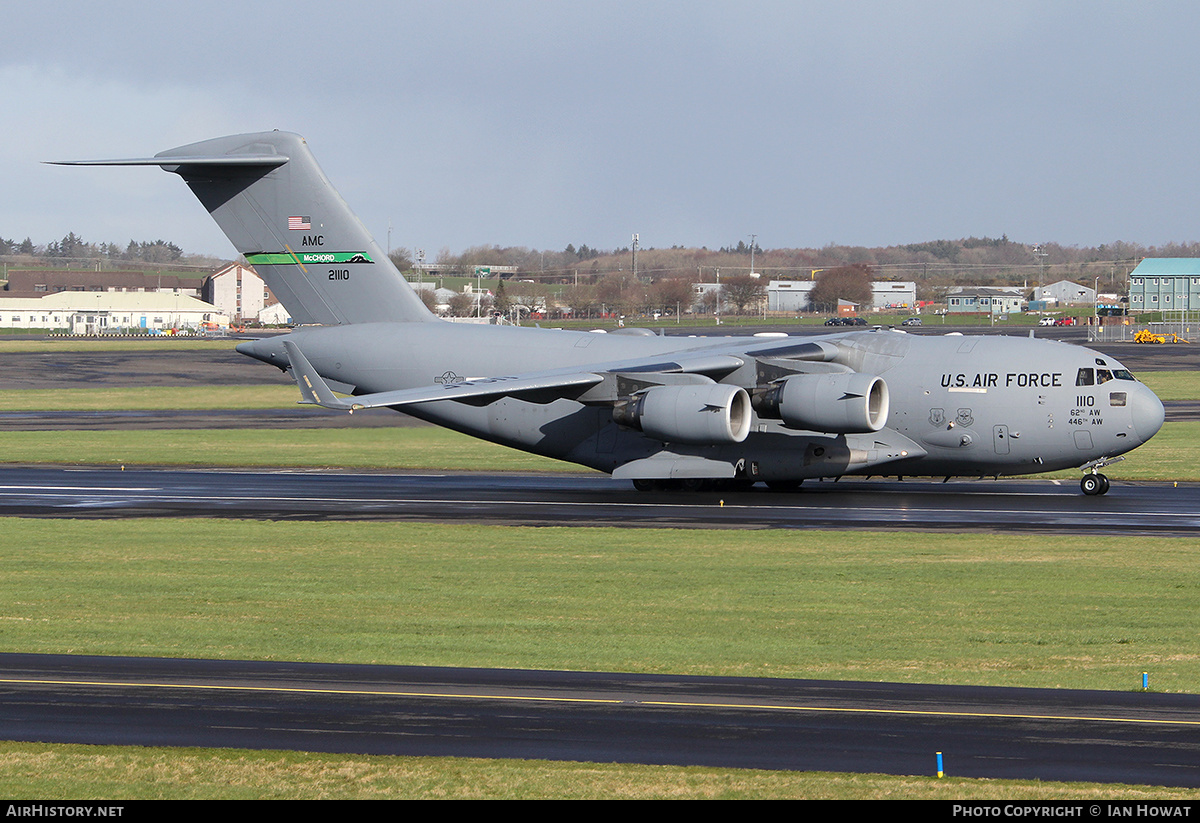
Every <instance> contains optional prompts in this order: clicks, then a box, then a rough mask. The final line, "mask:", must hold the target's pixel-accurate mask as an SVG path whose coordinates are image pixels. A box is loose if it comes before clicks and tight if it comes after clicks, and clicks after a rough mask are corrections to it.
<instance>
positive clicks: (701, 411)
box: [613, 383, 751, 445]
mask: <svg viewBox="0 0 1200 823" xmlns="http://www.w3.org/2000/svg"><path fill="white" fill-rule="evenodd" d="M750 417H751V413H750V395H749V394H747V393H746V390H745V389H743V388H740V387H739V386H729V385H725V384H723V383H712V384H705V385H684V386H653V387H652V388H649V389H646V390H645V391H642V392H638V393H637V394H635V395H634V396H632V397H624V398H621V399H620V400H618V401H617V404H616V405H615V406H614V407H613V420H615V421H617V422H618V423H620V424H621V425H622V426H628V427H629V428H631V429H637V430H638V431H642V432H645V433H646V434H647V435H649V436H650V437H653V438H654V439H655V440H662V441H664V442H667V443H691V444H695V445H717V444H720V443H741V442H742V441H743V440H745V439H746V435H747V434H749V433H750Z"/></svg>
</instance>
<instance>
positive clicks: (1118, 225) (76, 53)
mask: <svg viewBox="0 0 1200 823" xmlns="http://www.w3.org/2000/svg"><path fill="white" fill-rule="evenodd" d="M12 5H13V7H12V8H10V9H6V14H5V22H4V32H5V37H4V48H3V49H2V50H0V101H3V102H2V105H3V110H4V113H5V115H6V117H5V118H4V124H5V127H4V128H3V129H0V181H2V182H0V191H2V192H3V194H4V195H5V196H3V197H2V198H0V236H3V237H5V238H10V239H15V240H17V241H20V240H22V239H24V238H25V237H27V236H28V237H31V238H32V239H33V241H34V242H35V243H46V242H49V241H51V240H55V239H60V238H61V237H63V236H64V235H65V234H66V233H67V232H69V231H74V232H75V233H76V234H78V235H80V236H81V237H82V238H83V239H84V240H85V241H87V242H95V243H99V242H105V241H106V242H115V243H120V244H121V245H124V244H125V243H127V242H128V241H129V240H130V239H135V240H139V241H149V240H155V239H159V238H161V239H164V240H169V241H172V242H174V243H176V244H178V245H180V246H182V247H183V248H184V250H185V251H187V252H192V253H203V254H212V255H218V256H223V257H232V256H234V254H235V253H234V251H233V247H232V245H230V244H229V242H228V241H227V240H226V239H225V238H224V236H223V235H222V234H221V233H220V231H219V230H218V229H217V228H216V226H215V224H213V223H212V221H211V220H210V219H209V218H208V216H207V214H205V212H204V210H203V209H202V208H201V207H200V205H199V204H198V203H197V202H196V201H195V200H194V198H193V197H192V195H191V193H190V192H189V191H188V190H187V188H186V187H185V186H184V185H183V183H182V181H180V180H179V179H178V178H177V177H175V176H174V175H170V174H165V173H163V172H162V171H160V170H158V169H156V168H104V167H101V168H70V167H57V166H47V165H44V164H42V163H41V162H40V161H45V160H62V159H99V158H115V157H143V156H148V155H153V154H156V153H157V152H159V151H162V150H164V149H168V148H172V147H175V146H179V145H184V144H187V143H193V142H196V141H199V140H204V139H208V138H211V137H217V136H221V135H225V134H237V133H244V132H255V131H266V130H270V129H280V130H285V131H294V132H298V133H300V134H302V135H304V136H305V137H306V138H307V140H308V142H309V145H310V147H311V148H312V150H313V152H314V154H315V155H316V157H317V159H318V161H319V162H320V163H321V165H322V167H323V168H324V170H325V172H326V174H327V175H328V176H329V178H330V179H331V180H332V181H333V182H334V184H335V185H336V186H337V187H338V189H339V191H340V192H341V194H342V196H343V197H344V198H345V199H346V200H347V202H348V203H349V204H350V205H351V207H352V208H353V209H354V210H355V212H356V213H357V214H358V215H359V217H360V218H362V220H363V221H364V223H366V225H367V227H368V229H369V230H370V231H371V232H372V233H373V234H374V235H375V237H376V239H377V240H378V241H379V243H380V245H383V246H385V247H387V246H389V245H390V247H391V248H397V247H401V246H403V247H408V248H410V249H418V248H419V249H424V250H425V251H426V256H427V258H428V259H430V260H433V259H435V258H436V256H437V254H438V253H439V252H440V251H441V250H444V249H445V250H449V251H451V252H453V253H458V252H461V251H462V250H463V249H465V248H467V247H470V246H476V245H499V246H527V247H530V248H534V249H545V250H561V249H563V248H565V247H566V246H567V244H574V245H575V246H579V245H581V244H587V245H589V246H592V247H595V248H600V249H613V248H620V247H624V246H628V245H629V244H630V239H631V236H632V234H633V233H634V232H637V233H638V234H639V236H640V243H641V245H642V247H644V248H649V247H669V246H672V245H681V246H697V247H699V246H707V247H709V248H718V247H720V246H726V245H736V244H737V242H738V241H739V240H745V241H746V242H747V243H749V242H750V236H751V235H752V234H753V235H756V236H757V242H758V243H759V245H760V246H762V247H763V248H792V247H822V246H825V245H828V244H839V245H861V246H887V245H894V244H902V243H917V242H923V241H929V240H936V239H957V238H962V237H970V236H976V237H982V236H988V237H999V236H1001V235H1007V236H1008V237H1009V238H1010V239H1012V240H1017V241H1020V242H1026V243H1038V242H1057V243H1062V244H1064V245H1079V246H1092V245H1097V244H1100V243H1106V242H1112V241H1116V240H1125V241H1130V242H1136V243H1142V244H1147V245H1157V244H1162V243H1167V242H1171V241H1179V242H1188V241H1195V240H1200V231H1197V225H1196V214H1195V212H1196V209H1197V197H1198V196H1200V169H1198V168H1197V165H1198V164H1197V162H1196V160H1195V158H1194V157H1193V156H1192V155H1193V154H1195V153H1196V146H1197V143H1200V95H1198V94H1197V90H1196V78H1197V77H1200V48H1197V47H1196V37H1197V34H1198V33H1200V4H1196V3H1190V2H1161V3H1156V2H1145V3H1129V2H1106V0H1092V2H1069V1H1063V2H1045V0H1042V2H1025V0H1007V2H989V1H988V0H983V1H982V2H972V3H962V2H918V1H914V2H902V1H898V2H803V0H793V1H792V2H754V1H753V0H739V2H736V3H734V2H704V0H692V1H691V2H666V1H665V0H660V1H657V2H656V0H642V2H621V1H620V0H611V1H610V0H591V2H586V3H585V2H574V0H559V2H532V1H530V2H505V0H490V1H488V2H484V1H483V0H478V2H469V1H466V0H438V2H432V3H431V2H427V1H426V2H408V0H391V1H390V2H365V3H355V2H352V0H351V1H350V2H344V3H339V4H333V3H313V2H307V1H306V0H293V1H292V2H286V3H284V2H270V1H269V0H268V1H267V2H254V3H245V2H243V1H242V0H238V2H230V1H229V0H207V2H202V3H195V2H187V0H181V2H174V3H169V4H168V3H160V2H156V3H148V2H122V0H108V2H105V3H103V4H82V3H75V2H71V3H59V2H53V0H51V1H50V2H44V3H41V4H32V3H19V4H12ZM389 227H390V229H391V231H390V241H389V239H388V237H389Z"/></svg>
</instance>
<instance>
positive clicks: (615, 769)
mask: <svg viewBox="0 0 1200 823" xmlns="http://www.w3.org/2000/svg"><path fill="white" fill-rule="evenodd" d="M0 795H3V796H4V797H7V798H10V799H15V798H23V797H29V798H37V799H39V800H78V799H80V798H92V797H95V798H106V799H108V800H118V801H119V800H133V799H151V800H153V799H164V798H171V799H204V800H207V799H262V800H270V799H279V800H296V799H309V798H312V799H360V800H380V799H392V800H402V799H426V800H430V799H440V800H454V799H461V800H472V799H491V800H508V799H538V798H555V799H564V800H583V799H604V800H637V799H668V800H745V799H753V800H767V799H777V798H778V799H792V800H799V799H810V800H816V799H825V800H854V799H867V798H869V799H888V800H918V799H919V800H991V801H996V800H1014V801H1017V800H1020V801H1052V800H1059V799H1063V798H1072V799H1075V800H1089V801H1099V800H1120V801H1123V802H1135V801H1141V802H1145V803H1148V802H1152V801H1161V800H1167V799H1177V800H1192V801H1195V800H1196V799H1197V798H1200V792H1197V791H1194V790H1188V789H1167V788H1161V787H1158V788H1153V787H1149V786H1130V785H1125V784H1103V785H1096V784H1086V783H1045V782H1041V781H1036V780H1035V781H1029V780H1022V781H1016V780H965V779H959V778H955V777H953V776H947V777H945V778H943V779H940V780H939V779H937V778H934V777H892V776H888V775H878V774H833V773H821V772H771V771H755V770H750V769H709V768H702V767H688V768H682V767H676V766H637V765H623V764H617V763H555V762H548V761H540V760H478V759H470V758H449V757H447V758H434V757H366V756H357V755H325V754H307V753H304V752H271V751H265V752H258V751H242V750H220V749H156V748H143V747H137V748H135V747H125V748H118V747H111V746H54V745H47V744H40V743H0Z"/></svg>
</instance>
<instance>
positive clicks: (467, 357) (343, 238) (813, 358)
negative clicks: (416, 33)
mask: <svg viewBox="0 0 1200 823" xmlns="http://www.w3.org/2000/svg"><path fill="white" fill-rule="evenodd" d="M61 162H62V164H64V165H117V166H120V165H134V166H160V167H162V168H163V169H164V170H166V171H169V172H174V173H175V174H178V175H179V176H180V177H182V178H183V180H184V182H186V183H187V184H188V186H190V187H191V189H192V192H193V193H194V194H195V195H196V196H197V197H198V198H199V199H200V202H201V203H202V204H203V205H204V207H205V208H206V209H208V211H209V213H210V214H211V215H212V216H213V218H214V219H215V220H216V221H217V223H218V224H219V225H220V227H221V229H222V230H224V232H225V234H226V235H227V236H228V237H229V239H230V241H231V242H232V243H233V245H234V247H235V248H237V250H238V251H239V252H241V253H242V254H244V255H245V256H246V259H247V260H248V261H249V262H250V263H251V264H252V265H253V266H254V268H255V269H256V270H257V271H258V273H259V274H260V275H261V276H262V277H263V279H264V280H265V281H266V282H267V285H268V286H270V288H271V290H272V291H273V292H274V293H275V294H276V296H278V297H279V299H280V300H281V301H282V302H283V304H284V306H285V307H286V308H287V310H288V311H289V312H291V315H292V317H293V318H294V319H295V320H296V322H297V323H299V324H300V327H299V328H297V329H296V330H294V331H292V332H291V333H290V334H287V335H283V336H281V337H278V338H272V339H262V340H254V341H247V342H243V343H241V344H239V345H238V347H237V350H238V351H239V352H241V353H242V354H245V355H249V356H250V357H253V358H256V359H258V360H262V361H263V362H266V363H270V364H272V365H275V366H278V367H279V368H281V369H285V370H288V371H290V372H291V375H292V377H293V378H295V380H296V382H297V385H298V386H299V387H300V392H301V394H302V397H303V399H302V400H301V402H302V403H313V404H317V405H320V406H324V407H326V408H330V409H341V410H345V411H348V412H353V411H355V410H357V409H365V408H376V407H383V406H386V407H390V408H393V409H396V410H403V411H405V412H407V413H408V414H411V415H413V416H415V417H418V418H421V419H424V420H428V421H430V422H433V423H436V424H438V425H441V426H445V427H448V428H451V429H454V430H456V431H460V432H464V433H466V434H470V435H473V436H475V437H479V438H482V439H484V440H490V441H493V442H496V443H502V444H504V445H506V446H512V447H514V448H517V449H523V450H525V451H529V452H534V453H536V454H542V455H546V456H548V457H554V458H558V459H560V460H567V461H570V462H573V463H579V464H581V465H584V466H590V467H591V468H593V469H599V470H601V471H605V472H609V473H611V474H612V476H613V477H616V478H624V479H627V480H631V481H633V484H634V486H635V487H636V488H637V489H639V490H642V491H648V490H651V489H661V488H669V487H674V486H684V487H687V488H708V487H712V486H717V487H723V486H732V487H747V486H749V485H751V484H753V483H755V482H760V481H761V482H764V483H766V484H767V485H768V486H770V487H772V488H788V487H794V486H797V485H799V484H800V483H801V482H802V481H804V480H806V479H808V478H822V477H834V478H836V477H840V476H843V475H898V476H904V475H919V476H939V477H941V476H944V477H946V478H947V479H948V478H950V477H952V476H976V477H981V476H997V477H998V476H1000V475H1014V474H1030V473H1035V472H1045V471H1054V470H1057V469H1065V468H1072V467H1078V468H1080V469H1081V470H1083V471H1084V472H1085V474H1084V476H1083V479H1082V482H1081V487H1082V489H1083V492H1084V494H1088V495H1097V494H1104V493H1105V492H1107V491H1108V488H1109V482H1108V480H1107V478H1105V476H1104V475H1103V474H1101V473H1100V472H1099V470H1100V469H1101V468H1103V467H1104V466H1106V465H1108V464H1109V463H1111V462H1114V461H1115V460H1120V459H1123V458H1121V457H1120V455H1122V454H1124V453H1125V452H1128V451H1130V450H1132V449H1134V448H1136V447H1137V446H1139V445H1141V444H1142V443H1145V442H1146V441H1147V440H1149V439H1150V438H1151V437H1152V436H1154V434H1155V433H1156V432H1157V431H1158V430H1159V428H1160V427H1161V426H1162V423H1163V405H1162V403H1161V402H1160V401H1159V399H1158V397H1156V396H1155V395H1154V393H1153V392H1151V391H1150V389H1148V388H1147V387H1146V386H1145V385H1143V384H1142V383H1140V382H1138V381H1137V380H1135V379H1134V377H1133V376H1132V375H1131V374H1130V373H1129V371H1128V370H1126V369H1125V368H1124V367H1122V366H1121V364H1120V363H1118V362H1116V361H1115V360H1113V359H1112V358H1110V357H1108V356H1106V355H1103V354H1100V353H1099V352H1095V351H1092V350H1090V349H1085V348H1080V347H1077V346H1072V345H1067V344H1065V343H1060V342H1056V341H1047V340H1035V339H1032V337H1030V338H1020V337H1014V338H1008V337H965V336H962V335H959V334H947V335H942V336H916V335H909V334H905V333H904V332H901V331H898V330H889V329H874V330H862V331H852V332H845V333H841V334H830V335H822V336H820V337H819V339H813V338H807V339H799V338H790V339H788V338H779V337H774V338H755V337H722V338H704V337H666V336H659V335H654V334H652V333H650V332H649V331H647V330H645V329H623V330H619V331H617V332H615V333H611V334H598V333H594V332H578V331H565V330H555V329H538V328H532V329H531V328H519V327H514V326H496V325H487V326H484V325H469V324H456V323H449V322H445V321H442V320H439V319H438V318H437V317H435V316H434V315H432V314H431V313H430V312H429V311H428V310H427V309H426V308H425V306H424V304H423V303H422V302H421V300H420V298H419V297H418V296H417V295H416V293H415V292H414V291H413V290H412V289H411V288H410V287H409V285H408V283H407V282H406V281H405V280H404V278H403V277H402V276H401V275H400V273H399V271H397V270H396V268H395V266H393V265H392V263H391V261H390V260H389V259H388V258H387V256H386V255H385V254H384V253H383V251H382V250H381V249H380V248H379V246H378V245H377V244H376V243H375V241H374V240H373V239H372V238H371V237H370V236H369V235H368V233H367V230H366V227H365V226H363V224H362V223H361V221H359V219H358V218H357V217H356V216H355V215H354V213H353V212H352V211H351V210H350V208H349V206H347V204H346V202H345V201H344V200H343V199H342V198H341V196H340V195H339V194H338V193H337V191H336V190H335V189H334V187H333V185H332V184H331V183H330V182H329V180H328V178H326V177H325V174H324V173H323V172H322V171H321V169H320V167H319V166H318V165H317V163H316V160H315V159H314V158H313V155H312V153H311V152H310V151H309V148H308V145H307V143H306V142H305V140H304V139H303V138H302V137H300V136H299V135H296V134H289V133H286V132H279V131H273V132H265V133H260V134H244V135H238V136H232V137H220V138H216V139H213V140H207V141H204V142H200V143H193V144H191V145H188V146H181V147H179V148H176V149H170V150H169V151H164V152H162V153H161V154H158V155H156V156H154V157H148V158H138V159H130V160H92V161H61ZM335 392H338V393H340V394H343V395H347V394H348V395H351V396H350V397H339V396H338V394H335Z"/></svg>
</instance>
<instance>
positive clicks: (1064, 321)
mask: <svg viewBox="0 0 1200 823" xmlns="http://www.w3.org/2000/svg"><path fill="white" fill-rule="evenodd" d="M1054 325H1056V326H1074V325H1075V318H1074V317H1060V318H1058V319H1057V320H1055V321H1054Z"/></svg>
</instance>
